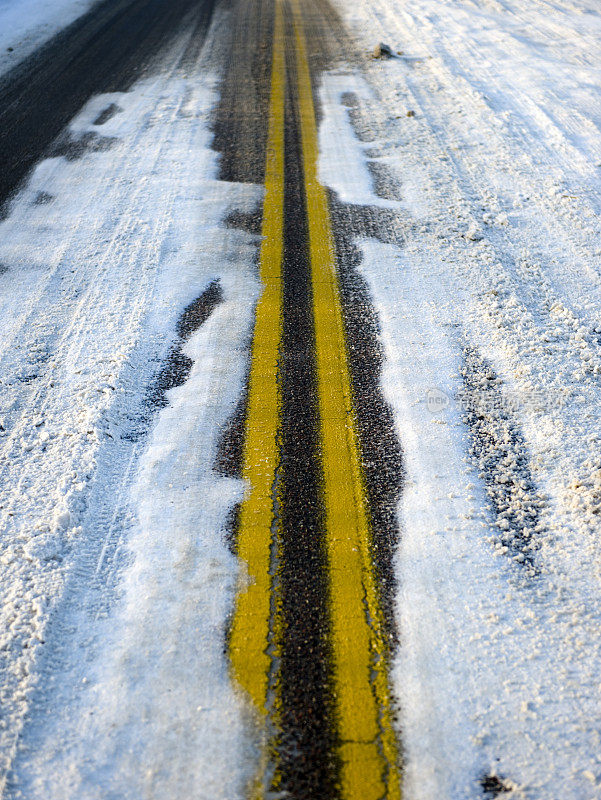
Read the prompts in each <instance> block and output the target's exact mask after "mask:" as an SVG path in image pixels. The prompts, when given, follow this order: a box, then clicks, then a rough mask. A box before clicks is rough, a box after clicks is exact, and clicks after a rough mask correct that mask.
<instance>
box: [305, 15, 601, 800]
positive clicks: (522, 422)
mask: <svg viewBox="0 0 601 800" xmlns="http://www.w3.org/2000/svg"><path fill="white" fill-rule="evenodd" d="M337 6H338V8H339V10H340V12H341V14H342V16H343V18H344V19H345V21H346V23H347V24H348V25H349V28H350V29H351V31H353V32H354V34H355V36H356V39H357V41H358V46H359V48H360V50H361V51H362V52H363V53H365V59H364V64H363V66H364V73H365V77H360V76H359V75H358V74H357V73H356V72H350V73H349V72H348V71H345V70H340V71H339V72H338V73H336V74H332V75H328V76H326V77H325V78H324V81H323V84H322V89H321V100H322V109H323V112H324V121H323V125H322V129H321V132H322V141H321V147H322V163H321V175H322V179H323V180H324V181H325V182H326V183H327V184H328V185H330V186H331V188H332V189H333V190H334V191H335V192H337V193H338V195H339V197H340V198H341V199H342V200H343V201H344V202H347V203H356V204H361V205H366V204H371V205H372V206H377V205H387V206H388V207H392V208H395V209H396V212H397V213H396V228H397V229H396V232H395V237H396V239H397V240H398V245H395V244H382V243H380V242H378V241H376V240H373V239H364V240H361V241H360V242H358V244H359V245H360V246H361V248H362V251H363V256H364V260H363V264H362V267H361V269H362V272H363V274H364V276H365V278H366V279H367V281H368V284H369V286H370V288H371V291H372V294H373V297H374V300H375V303H376V306H377V308H378V311H379V314H380V321H381V327H382V331H381V335H382V341H383V344H384V349H385V353H386V363H385V367H384V374H383V387H384V391H385V394H386V397H387V398H388V400H389V402H390V404H391V406H392V408H393V410H394V412H395V417H396V422H397V427H398V434H399V438H400V441H401V444H402V447H403V450H404V454H405V466H406V470H407V481H406V487H405V490H404V493H403V498H402V501H401V504H400V517H401V527H402V534H401V542H402V543H401V548H400V552H399V557H398V564H397V574H398V580H399V587H400V591H399V597H398V605H397V618H398V623H399V626H400V636H401V647H400V651H399V654H398V657H397V663H396V672H395V675H396V685H397V688H398V692H399V697H400V705H401V708H402V709H403V720H402V737H403V742H404V745H405V748H406V759H407V761H406V786H405V791H406V796H407V797H411V798H415V799H416V800H417V799H419V800H430V799H431V800H434V798H441V797H448V798H459V797H461V798H463V797H478V796H482V795H483V792H484V793H485V794H484V796H495V794H498V793H499V792H503V795H502V796H508V797H510V796H513V797H524V798H537V799H540V800H542V799H543V798H544V800H551V799H553V800H560V798H561V799H562V800H564V799H565V798H578V799H580V798H598V797H601V757H600V755H599V754H600V753H601V748H600V744H601V699H600V698H601V695H600V693H599V678H600V675H599V665H600V664H601V637H600V636H599V631H600V630H601V610H600V608H599V602H598V598H599V591H600V588H601V586H600V578H601V567H600V565H601V558H600V556H601V553H600V549H601V541H600V538H599V527H600V525H599V518H600V516H599V515H600V514H601V471H600V468H601V453H600V450H599V430H600V427H601V383H600V377H599V376H600V375H601V339H600V331H601V326H600V324H599V323H600V318H601V314H600V312H599V300H600V288H601V286H600V278H601V245H600V235H599V234H600V228H601V224H600V223H599V219H600V216H599V212H600V210H601V208H600V189H601V130H600V123H601V91H600V89H599V87H600V86H601V81H600V78H601V74H600V70H601V58H600V56H601V52H600V49H601V36H600V34H601V15H600V11H599V8H598V6H597V4H596V3H594V2H590V1H589V2H576V3H574V2H558V3H547V2H534V3H533V2H525V0H507V1H505V2H496V1H495V2H492V1H491V2H486V3H476V2H465V3H455V2H451V1H450V0H449V1H448V2H445V0H409V2H405V0H403V2H400V0H364V1H361V2H357V3H352V4H351V3H346V2H344V0H338V2H337ZM379 41H383V42H387V43H389V44H390V45H391V46H392V47H393V49H394V50H395V51H397V50H398V51H402V52H401V54H400V55H399V56H398V57H397V58H394V59H389V60H386V59H384V60H372V59H371V58H370V54H371V52H372V51H373V48H374V46H375V45H376V44H377V43H378V42H379ZM407 112H414V115H408V114H407ZM348 154H353V156H354V157H355V159H356V158H357V157H358V158H359V160H360V162H362V163H357V164H356V165H355V166H354V167H353V166H352V164H353V158H348ZM374 195H379V197H377V199H376V201H375V202H374ZM391 198H393V199H391ZM395 198H396V199H395ZM389 238H390V237H389ZM393 238H394V237H393ZM486 792H488V794H487V793H486Z"/></svg>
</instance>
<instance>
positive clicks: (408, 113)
mask: <svg viewBox="0 0 601 800" xmlns="http://www.w3.org/2000/svg"><path fill="white" fill-rule="evenodd" d="M407 116H408V117H414V116H415V111H413V110H412V109H411V108H410V109H409V111H408V112H407Z"/></svg>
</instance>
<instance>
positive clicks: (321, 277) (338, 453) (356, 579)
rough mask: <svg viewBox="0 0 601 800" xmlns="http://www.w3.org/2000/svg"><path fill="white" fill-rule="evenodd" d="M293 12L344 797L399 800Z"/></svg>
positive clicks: (346, 375) (367, 539) (301, 48)
mask: <svg viewBox="0 0 601 800" xmlns="http://www.w3.org/2000/svg"><path fill="white" fill-rule="evenodd" d="M292 10H293V20H294V32H295V44H296V73H297V74H296V78H297V88H298V103H299V109H300V127H301V144H302V154H303V166H304V173H305V194H306V202H307V219H308V228H309V252H310V259H311V274H312V283H313V313H314V324H315V341H316V363H317V379H318V395H319V409H320V418H321V421H320V430H321V447H322V461H323V474H324V490H325V504H326V527H327V530H326V539H327V544H326V546H327V552H328V562H329V596H330V615H331V629H332V652H333V660H334V691H335V697H334V700H335V704H336V713H337V724H338V737H339V740H340V756H341V762H342V777H341V784H342V785H341V789H342V797H343V798H345V800H351V798H352V799H353V800H359V798H360V800H381V798H383V797H386V798H389V800H393V798H394V799H396V798H400V796H401V782H400V771H399V754H398V747H397V740H396V735H395V731H394V727H393V722H392V708H391V701H390V695H389V686H388V669H387V668H388V664H387V659H388V648H387V645H386V641H385V636H384V626H383V619H382V611H381V607H380V602H379V596H378V590H377V586H376V580H375V575H374V569H373V562H372V548H371V535H370V525H369V513H368V508H367V501H366V496H365V487H364V481H363V475H362V470H361V463H360V454H359V453H360V449H359V439H358V435H357V429H356V423H355V417H354V411H353V397H352V391H351V378H350V372H349V365H348V358H347V351H346V343H345V331H344V321H343V315H342V306H341V302H340V291H339V285H338V276H337V271H336V256H335V248H334V237H333V234H332V228H331V222H330V214H329V208H328V199H327V195H326V192H325V189H324V187H323V186H322V185H321V184H320V182H319V179H318V174H317V164H318V142H317V126H316V122H315V110H314V106H313V93H312V87H311V75H310V70H309V63H308V59H307V49H306V43H305V35H304V31H303V24H302V19H301V14H300V10H299V4H298V0H292Z"/></svg>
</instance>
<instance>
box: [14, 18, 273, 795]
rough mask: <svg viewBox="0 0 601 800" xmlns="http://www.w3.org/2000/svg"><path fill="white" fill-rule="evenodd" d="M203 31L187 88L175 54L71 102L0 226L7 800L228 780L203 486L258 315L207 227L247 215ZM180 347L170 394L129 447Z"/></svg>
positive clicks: (233, 254) (233, 753) (218, 513)
mask: <svg viewBox="0 0 601 800" xmlns="http://www.w3.org/2000/svg"><path fill="white" fill-rule="evenodd" d="M225 24H226V18H225V16H224V15H223V14H221V15H217V16H216V18H215V21H214V23H213V28H212V32H211V35H210V36H209V38H208V41H207V44H206V46H205V49H204V50H203V52H202V54H201V56H200V57H199V59H198V63H197V64H196V67H195V68H188V70H187V71H186V74H185V75H184V74H183V73H181V74H180V72H179V71H178V69H177V68H176V65H177V64H178V61H179V59H180V58H181V54H182V52H183V51H184V49H185V47H186V45H187V44H188V38H189V36H188V35H185V36H183V37H181V38H180V39H179V40H178V41H177V42H176V44H175V45H174V46H173V47H172V48H171V50H169V52H168V53H167V54H166V55H165V56H164V57H163V61H162V63H161V64H159V65H157V66H158V70H157V73H158V74H157V76H156V77H152V78H148V79H146V80H144V81H142V82H140V83H138V84H136V85H135V86H134V87H133V88H132V90H131V91H129V92H127V93H118V94H111V95H104V96H99V97H95V98H93V99H92V100H91V101H90V102H89V103H88V104H87V105H86V107H85V108H84V109H83V110H82V111H81V113H80V114H79V115H78V116H77V117H76V118H75V119H74V120H73V122H72V124H71V125H70V128H69V131H68V132H67V133H68V135H67V136H65V137H64V141H65V142H67V143H68V144H69V146H68V147H66V149H65V150H64V152H65V155H64V156H57V157H55V158H50V159H47V160H45V161H43V162H41V163H40V164H39V165H38V166H37V167H36V169H35V171H34V173H33V175H32V176H31V178H30V180H29V182H28V184H27V185H26V187H25V188H24V189H23V190H22V191H21V192H20V194H19V195H18V196H17V197H16V198H15V200H14V201H13V203H12V206H11V209H10V213H9V215H8V217H7V219H6V220H5V221H3V222H2V223H1V224H0V264H1V265H2V274H1V276H0V277H1V285H0V313H1V314H2V319H3V337H2V342H1V343H0V374H1V388H2V395H3V418H2V429H1V435H0V458H1V461H0V464H1V466H0V470H1V475H0V477H1V480H2V486H3V494H2V502H1V514H2V517H1V520H2V523H1V527H2V541H3V547H2V555H1V559H0V585H1V586H2V594H3V597H2V604H1V606H0V630H1V632H2V634H1V637H2V638H1V639H0V686H2V697H1V700H2V723H1V726H0V753H1V754H2V755H1V761H0V780H1V784H0V785H2V784H4V789H5V791H4V792H3V796H5V797H27V798H28V800H33V798H48V797H59V796H60V797H64V798H67V797H70V798H73V800H75V798H77V800H84V799H87V798H106V797H108V796H115V797H116V796H118V797H120V798H126V797H127V798H129V797H131V798H139V797H142V796H144V797H161V798H169V797H182V796H183V797H193V796H197V794H196V792H197V787H198V786H199V785H201V784H202V786H203V787H204V789H203V791H204V790H206V791H208V792H210V793H211V796H213V797H224V798H225V797H227V798H233V797H236V796H238V794H239V792H240V787H241V785H242V781H244V780H246V777H247V775H246V772H245V764H246V760H245V759H246V756H245V753H246V752H247V751H248V744H247V742H246V738H245V736H246V734H245V728H244V720H243V713H242V708H241V706H240V699H239V697H238V696H237V695H236V694H235V693H234V690H233V688H232V686H231V684H230V682H229V678H228V669H227V662H226V655H225V653H224V647H223V636H224V629H225V624H226V616H227V614H228V613H229V610H230V608H231V604H232V598H233V594H234V591H235V583H236V579H237V565H236V560H235V558H234V556H233V555H232V554H231V552H230V549H229V547H228V545H227V543H226V541H225V526H226V521H227V517H228V515H229V514H230V513H231V510H232V507H233V506H234V504H235V503H236V502H238V501H239V499H240V496H241V489H242V485H241V482H240V481H237V480H235V479H232V478H228V477H220V476H219V475H218V474H216V473H215V472H214V471H213V466H214V463H215V460H216V458H217V446H218V439H219V436H220V432H221V430H222V427H223V425H225V423H226V421H227V420H228V419H229V418H230V417H231V415H232V414H233V413H234V411H235V408H236V404H237V402H238V398H239V395H240V392H241V390H242V387H243V384H244V375H245V369H246V353H247V347H248V337H249V336H250V331H251V330H252V316H253V308H254V303H255V301H256V298H257V295H258V292H259V284H258V279H257V277H256V274H255V267H254V259H255V255H256V247H257V242H256V237H253V236H251V235H250V234H247V233H244V232H243V231H239V230H235V229H233V228H230V227H227V226H226V224H225V220H226V218H227V216H228V214H230V213H231V212H232V211H233V210H237V211H241V212H250V211H252V210H254V209H255V207H256V205H257V204H258V203H260V201H261V197H262V193H261V189H260V188H259V187H255V186H251V185H244V186H243V185H238V184H231V183H230V184H223V183H220V182H219V181H218V180H217V177H216V176H217V167H218V161H217V159H218V156H217V154H216V153H215V152H214V151H213V150H211V147H210V145H211V139H212V132H211V129H210V120H211V112H212V109H213V106H214V104H215V102H216V99H217V93H216V85H217V80H218V78H217V76H216V75H215V73H214V71H213V70H212V68H211V65H212V64H214V63H215V54H216V53H218V52H219V47H220V45H219V37H220V35H221V32H222V31H223V30H224V26H225ZM216 42H217V43H216ZM212 48H214V49H212ZM78 143H79V144H80V145H83V146H81V147H78V146H77V144H78ZM73 145H75V147H74V146H73ZM60 146H61V145H60V143H59V147H60ZM210 286H218V287H219V293H218V295H219V296H218V297H217V298H216V299H217V300H218V302H217V303H216V305H215V307H214V308H210V309H208V311H209V312H210V313H209V316H208V319H206V320H205V321H204V323H203V324H201V325H200V327H198V328H197V329H196V330H190V331H188V333H187V338H186V339H185V341H180V343H179V345H178V343H177V339H176V336H175V331H176V323H177V321H178V318H179V317H180V315H181V314H182V312H183V310H184V309H185V308H186V307H189V306H190V304H191V303H192V302H193V301H194V300H195V299H196V298H199V297H202V296H204V295H203V292H206V290H207V287H210ZM178 346H181V348H182V349H181V356H182V357H180V363H181V362H182V358H183V362H184V363H185V364H187V365H188V369H189V374H188V375H184V378H186V377H187V380H185V382H184V383H183V385H180V386H177V385H175V387H174V388H172V389H171V390H170V392H169V393H168V397H167V399H168V401H169V405H165V403H163V402H159V404H158V405H159V408H158V409H156V413H157V414H158V416H157V417H156V421H155V423H154V424H153V426H152V433H151V435H150V437H149V439H148V440H147V439H146V428H147V426H148V414H149V410H148V409H149V406H148V403H149V402H151V399H152V398H151V395H152V392H151V388H152V386H153V382H156V378H155V377H154V376H156V373H157V370H158V369H159V367H160V365H161V363H163V362H164V361H165V358H166V357H167V356H168V354H169V353H170V352H173V348H174V347H178ZM186 359H187V361H186ZM175 383H176V384H177V383H178V381H176V382H175ZM179 383H181V381H179ZM149 392H150V394H149ZM161 407H162V409H161ZM151 411H152V409H151ZM49 619H51V623H50V624H49ZM42 643H44V646H42ZM84 654H85V655H84ZM26 716H27V723H26V725H25V727H23V720H24V719H25V717H26ZM19 737H20V739H19ZM18 739H19V745H18V749H17V740H18ZM9 770H10V772H9ZM7 775H8V779H7Z"/></svg>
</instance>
